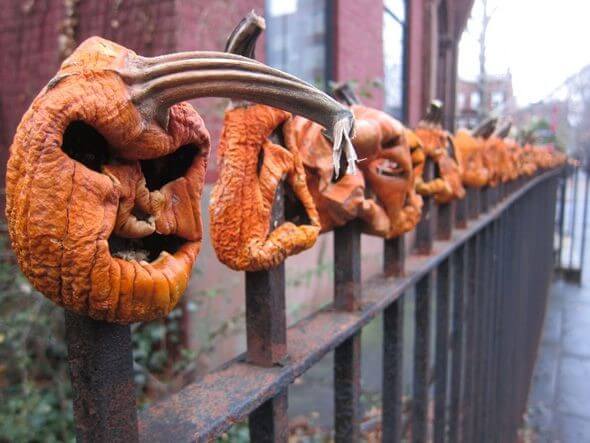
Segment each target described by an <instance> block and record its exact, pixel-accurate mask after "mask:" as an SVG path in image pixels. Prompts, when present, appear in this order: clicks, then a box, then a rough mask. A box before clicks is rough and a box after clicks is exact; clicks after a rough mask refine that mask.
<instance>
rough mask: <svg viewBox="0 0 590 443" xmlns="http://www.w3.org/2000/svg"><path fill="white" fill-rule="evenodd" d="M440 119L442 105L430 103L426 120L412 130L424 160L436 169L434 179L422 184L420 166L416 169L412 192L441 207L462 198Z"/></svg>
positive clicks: (451, 148) (452, 151) (448, 139)
mask: <svg viewBox="0 0 590 443" xmlns="http://www.w3.org/2000/svg"><path fill="white" fill-rule="evenodd" d="M442 117H443V109H442V103H441V102H440V101H438V100H434V101H433V102H432V103H431V105H430V108H429V111H428V113H427V115H426V117H425V118H424V119H423V120H422V121H420V123H419V124H418V126H417V127H416V130H415V133H416V136H417V137H418V138H419V139H420V140H421V142H422V146H423V149H424V154H425V156H426V159H430V160H431V161H433V162H434V164H435V166H436V167H435V171H436V176H435V178H434V179H433V180H430V181H424V166H421V167H420V168H419V169H418V170H417V174H416V190H417V191H418V193H419V194H420V195H423V196H433V197H434V200H435V201H436V202H437V203H443V204H444V203H449V202H451V201H452V200H454V199H457V198H459V199H461V198H463V197H465V188H463V184H462V181H461V169H460V167H459V165H458V164H457V162H456V160H455V158H454V156H455V149H454V146H453V145H452V143H453V142H452V140H451V137H450V134H449V133H448V132H447V131H445V130H444V129H443V128H442Z"/></svg>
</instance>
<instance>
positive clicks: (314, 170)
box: [285, 84, 422, 238]
mask: <svg viewBox="0 0 590 443" xmlns="http://www.w3.org/2000/svg"><path fill="white" fill-rule="evenodd" d="M334 92H335V94H336V95H337V96H338V97H339V98H340V99H341V100H342V101H344V102H346V104H348V105H349V106H350V109H351V110H352V112H353V114H354V116H355V135H354V137H353V139H352V142H353V145H354V148H355V150H356V152H357V155H358V157H359V158H360V160H359V164H358V166H359V169H360V172H357V173H351V174H347V175H345V176H343V177H341V178H339V179H337V180H335V179H334V176H335V174H334V170H333V162H332V159H331V150H330V146H329V143H328V142H327V141H326V140H325V139H324V137H323V136H322V128H321V126H319V125H317V124H315V123H313V122H310V121H309V120H307V119H304V118H298V117H296V118H294V119H293V120H292V121H290V122H288V123H287V124H286V125H285V142H286V143H287V145H288V146H290V147H292V148H295V149H297V150H298V151H299V152H300V154H301V158H302V161H303V164H304V166H305V172H306V180H307V184H308V188H309V190H310V192H311V194H312V196H313V200H314V202H315V204H316V207H317V209H318V213H319V217H320V222H321V229H322V232H325V231H328V230H331V229H333V228H334V227H337V226H342V225H344V224H346V223H347V222H348V221H350V220H352V219H355V218H359V219H361V220H362V222H363V230H364V232H366V233H369V234H373V235H378V236H381V237H384V238H393V237H397V236H399V235H401V234H403V233H404V232H407V231H409V230H411V229H412V228H413V227H414V226H415V225H416V224H417V223H418V221H419V219H420V214H421V208H422V198H421V197H420V196H419V195H418V194H416V192H415V190H414V171H413V164H412V153H411V151H410V147H409V145H408V143H407V138H406V129H405V128H404V127H403V126H402V125H401V123H399V122H398V121H397V120H395V119H393V118H391V117H390V116H389V115H387V114H385V113H384V112H382V111H378V110H376V109H371V108H367V107H365V106H361V105H359V104H358V99H357V98H356V96H355V95H354V93H353V91H352V89H351V88H350V86H349V85H348V84H343V85H341V86H339V87H337V88H336V89H335V91H334ZM415 147H416V148H419V145H417V144H416V146H415ZM366 187H368V188H369V189H370V193H371V195H368V196H367V195H365V194H366V193H367V190H366Z"/></svg>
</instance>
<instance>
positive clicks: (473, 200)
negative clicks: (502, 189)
mask: <svg viewBox="0 0 590 443" xmlns="http://www.w3.org/2000/svg"><path fill="white" fill-rule="evenodd" d="M479 194H480V190H479V189H478V188H467V214H468V216H469V218H470V219H472V220H473V219H476V218H477V217H479V212H480V208H479Z"/></svg>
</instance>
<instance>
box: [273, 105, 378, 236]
mask: <svg viewBox="0 0 590 443" xmlns="http://www.w3.org/2000/svg"><path fill="white" fill-rule="evenodd" d="M356 127H357V131H358V127H359V122H358V121H357V122H356ZM323 130H324V129H323V128H322V126H320V125H319V124H317V123H314V122H312V121H311V120H308V119H306V118H302V117H294V118H292V119H290V120H288V121H287V122H286V123H285V125H284V126H283V136H284V139H285V144H286V146H287V147H288V149H289V151H291V152H293V153H295V152H297V153H298V155H299V157H300V158H301V162H302V164H303V167H304V177H305V182H306V186H307V188H308V190H309V192H310V194H311V196H312V199H313V202H314V204H315V207H316V208H317V213H318V217H319V222H320V227H321V232H327V231H331V230H332V229H334V228H335V227H338V226H343V225H345V224H346V223H347V222H349V221H350V220H353V219H355V218H357V217H360V216H361V215H362V208H363V205H367V204H369V203H367V202H366V201H365V180H364V178H363V175H362V173H361V172H360V171H359V170H357V171H355V172H354V173H352V174H346V175H343V176H342V177H340V178H339V179H338V180H334V175H335V174H334V163H333V161H332V146H331V144H330V142H329V141H328V140H327V139H326V137H324V135H323Z"/></svg>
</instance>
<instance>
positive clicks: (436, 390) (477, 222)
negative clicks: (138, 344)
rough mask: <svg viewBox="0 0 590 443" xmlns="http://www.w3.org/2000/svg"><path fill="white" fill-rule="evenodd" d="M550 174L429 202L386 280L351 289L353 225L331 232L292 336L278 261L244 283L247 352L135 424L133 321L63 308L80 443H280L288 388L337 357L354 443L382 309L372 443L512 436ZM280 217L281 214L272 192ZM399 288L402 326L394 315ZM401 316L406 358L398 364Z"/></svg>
mask: <svg viewBox="0 0 590 443" xmlns="http://www.w3.org/2000/svg"><path fill="white" fill-rule="evenodd" d="M561 176H562V170H561V169H559V170H552V171H546V172H543V173H540V174H538V175H536V176H535V177H532V178H529V179H520V180H518V181H515V182H512V183H509V184H506V185H502V186H500V187H498V188H488V189H483V190H475V189H471V190H469V192H468V196H467V198H466V199H465V200H463V201H457V202H455V203H453V204H451V205H443V206H437V205H435V204H434V202H433V201H431V200H429V199H426V202H425V207H424V213H423V217H422V221H421V222H420V224H419V226H418V228H417V230H416V242H415V243H416V244H415V248H413V249H412V251H409V250H408V251H406V243H407V242H405V241H404V239H395V240H390V241H385V245H384V263H385V265H384V272H383V274H382V275H380V276H378V277H375V278H372V279H370V280H368V281H364V282H363V283H362V284H361V275H360V257H361V255H360V244H361V242H360V236H361V233H360V227H359V225H357V224H356V223H351V224H349V225H347V226H345V227H343V228H340V229H338V230H336V232H335V234H334V235H335V241H334V245H335V246H334V247H335V250H334V257H335V275H334V279H335V289H334V302H333V304H332V305H330V306H328V307H326V308H324V309H322V310H320V311H318V312H315V313H314V314H312V315H310V316H309V317H307V318H305V319H303V320H301V321H299V322H297V323H296V324H294V325H292V326H290V327H287V325H286V320H285V277H284V266H279V267H277V268H275V269H272V270H270V271H267V272H255V273H247V274H246V329H247V345H248V350H247V353H246V355H244V356H242V357H240V358H238V359H236V360H233V361H230V362H228V363H226V364H225V365H224V366H223V367H221V368H220V369H218V370H216V371H213V372H212V373H209V374H208V375H206V376H205V377H203V378H202V379H200V380H198V381H196V382H195V383H192V384H190V385H188V386H186V387H185V388H184V389H183V390H181V391H180V392H179V393H177V394H175V395H172V396H171V397H169V398H167V399H164V400H163V401H160V402H157V403H155V404H154V405H152V406H150V407H149V408H148V409H146V410H145V411H142V412H141V413H139V414H138V413H137V412H136V404H135V396H134V385H133V367H132V351H131V333H130V329H129V327H124V326H117V325H111V324H106V323H102V322H96V321H93V320H90V319H87V318H82V317H78V316H76V315H73V314H70V313H68V314H66V325H67V340H68V345H69V361H70V365H71V376H72V383H73V387H74V393H75V398H74V411H75V418H76V430H77V436H78V439H79V440H80V441H108V442H115V441H125V442H132V441H137V440H141V441H147V442H167V441H174V442H183V441H207V440H210V439H212V438H214V437H215V436H217V435H219V434H221V433H222V432H224V431H226V430H227V429H228V428H229V427H231V426H232V425H233V424H235V423H238V422H240V421H243V420H245V419H246V418H248V420H249V427H250V436H251V440H252V441H255V442H271V441H273V442H274V441H283V442H284V441H286V440H287V437H288V419H287V404H288V398H287V389H288V387H289V385H290V384H291V383H293V382H294V380H295V379H296V378H297V377H298V376H300V375H301V374H303V373H304V372H306V371H307V370H308V369H309V368H310V367H312V366H313V365H314V364H315V363H317V362H318V361H319V360H320V359H321V358H322V357H323V356H325V355H326V354H327V353H328V352H330V351H335V354H334V405H335V408H334V413H335V420H334V423H335V429H334V435H335V440H336V441H337V442H353V441H359V440H361V435H360V434H361V426H360V423H361V417H360V415H361V407H360V400H359V398H360V395H361V374H360V359H361V340H360V338H361V331H362V329H363V327H364V326H366V325H367V324H368V323H369V322H370V321H371V320H372V319H373V318H374V317H375V316H377V315H378V314H381V313H382V314H383V319H384V321H383V380H382V420H381V423H382V426H381V429H382V431H381V432H382V441H384V442H397V441H400V439H401V438H402V423H403V422H404V421H405V422H406V423H407V424H408V425H409V426H408V429H409V430H408V432H407V434H406V435H405V436H404V438H408V439H411V440H412V441H414V442H424V441H435V442H443V441H450V442H457V441H463V442H487V441H490V442H509V441H514V440H515V439H516V436H517V432H518V429H519V426H520V424H521V419H522V415H523V412H524V410H525V405H526V399H527V394H528V389H529V383H530V380H531V376H532V370H533V366H534V361H535V356H536V351H537V347H538V341H539V337H540V331H541V326H542V322H543V317H544V312H545V306H546V301H547V295H548V288H549V284H550V281H551V277H552V271H553V258H554V254H553V252H554V245H553V241H554V236H553V233H554V229H555V222H554V221H555V208H556V195H557V188H558V182H559V180H560V177H561ZM279 195H280V194H279ZM275 209H276V210H275V214H274V216H275V217H276V218H280V217H281V214H282V202H281V199H280V198H278V201H277V202H276V204H275ZM562 220H563V219H562ZM410 294H412V296H414V297H415V300H414V301H415V311H414V312H415V317H414V318H413V319H411V318H410V319H408V318H406V317H404V315H403V312H404V308H403V305H404V303H405V302H406V301H407V300H406V299H407V297H409V296H410ZM408 320H411V321H412V323H413V324H412V327H413V328H414V336H415V339H414V343H413V355H404V354H405V351H404V346H403V342H404V339H403V335H404V322H406V321H408ZM432 328H433V329H432ZM408 358H411V359H413V369H412V372H413V373H412V374H411V384H412V386H413V389H412V390H413V392H412V400H411V411H410V412H409V413H406V414H404V411H403V409H404V408H403V404H402V386H403V384H404V383H407V382H408V380H404V378H405V375H404V374H403V372H402V362H403V361H404V359H408Z"/></svg>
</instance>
